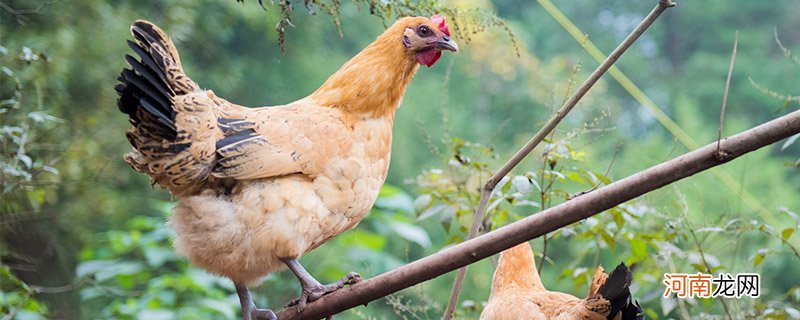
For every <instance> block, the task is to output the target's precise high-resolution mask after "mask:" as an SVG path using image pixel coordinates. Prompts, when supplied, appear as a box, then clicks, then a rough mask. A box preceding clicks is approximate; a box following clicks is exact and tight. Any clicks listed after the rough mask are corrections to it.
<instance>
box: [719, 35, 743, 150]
mask: <svg viewBox="0 0 800 320" xmlns="http://www.w3.org/2000/svg"><path fill="white" fill-rule="evenodd" d="M738 46H739V30H736V36H735V37H734V39H733V52H731V65H730V66H729V67H728V79H726V80H725V94H724V95H723V96H722V110H720V112H719V129H718V130H717V157H719V158H722V157H723V155H722V154H720V153H719V152H720V151H719V140H721V139H722V130H723V129H724V128H725V105H727V104H728V89H729V88H730V87H731V75H732V74H733V63H734V61H736V47H738Z"/></svg>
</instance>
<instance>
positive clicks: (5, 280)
mask: <svg viewBox="0 0 800 320" xmlns="http://www.w3.org/2000/svg"><path fill="white" fill-rule="evenodd" d="M0 289H2V290H0V313H2V314H4V315H5V316H4V319H46V315H47V313H48V312H47V306H46V305H44V304H43V303H41V302H40V301H38V300H36V298H34V297H33V295H34V293H35V290H34V289H33V288H31V287H30V286H29V285H27V284H26V283H25V282H23V281H21V280H19V279H18V278H17V277H16V276H15V275H14V273H12V272H11V268H9V267H8V266H6V265H0Z"/></svg>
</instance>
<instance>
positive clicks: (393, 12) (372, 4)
mask: <svg viewBox="0 0 800 320" xmlns="http://www.w3.org/2000/svg"><path fill="white" fill-rule="evenodd" d="M236 1H237V2H245V0H236ZM258 3H259V4H260V5H261V7H262V8H263V9H264V10H268V6H271V7H277V8H276V9H278V10H279V11H280V19H279V20H278V23H277V25H276V26H275V31H277V33H278V44H279V45H280V47H281V51H283V52H285V51H286V28H287V27H294V24H292V13H293V11H294V6H293V5H292V3H291V2H290V1H288V0H279V1H270V2H269V4H266V3H264V1H263V0H258ZM303 4H304V6H305V8H306V10H307V11H308V13H309V14H312V15H313V14H316V13H317V12H318V11H322V12H323V13H325V14H326V15H328V16H330V17H331V18H332V19H333V24H334V26H335V27H336V30H337V31H338V32H339V36H340V37H343V36H344V34H343V33H342V29H341V28H342V21H341V10H342V8H341V6H342V3H341V0H304V2H303ZM353 4H354V5H355V6H356V7H357V8H359V9H363V8H364V7H366V8H368V10H369V13H370V14H372V15H375V16H378V17H379V18H381V20H382V21H383V23H384V26H388V23H389V22H390V21H391V20H393V19H395V18H398V17H405V16H415V15H428V16H430V15H434V14H444V15H445V16H447V17H448V18H450V19H451V24H452V26H453V32H454V33H455V34H460V35H462V38H461V39H463V40H464V41H467V42H468V41H469V39H470V35H472V34H476V33H479V32H482V31H484V30H486V28H487V27H499V28H501V29H503V30H504V31H505V32H506V33H507V34H508V35H509V36H510V37H511V41H512V43H513V44H514V47H515V48H516V50H517V54H519V47H518V45H517V42H516V39H515V37H514V32H513V31H511V28H510V27H509V26H508V23H506V21H505V20H503V19H501V18H500V17H498V16H497V15H495V14H494V13H493V12H491V11H488V10H485V9H482V8H466V9H464V8H458V7H455V6H451V5H445V4H442V3H440V2H438V1H430V0H427V1H418V2H411V1H398V2H387V1H381V0H353Z"/></svg>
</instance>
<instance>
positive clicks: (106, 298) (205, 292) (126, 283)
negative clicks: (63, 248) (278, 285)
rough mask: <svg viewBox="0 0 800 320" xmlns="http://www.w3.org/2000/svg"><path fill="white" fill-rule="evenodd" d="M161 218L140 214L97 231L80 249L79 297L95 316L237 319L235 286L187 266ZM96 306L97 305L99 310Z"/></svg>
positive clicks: (165, 212)
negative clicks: (121, 226)
mask: <svg viewBox="0 0 800 320" xmlns="http://www.w3.org/2000/svg"><path fill="white" fill-rule="evenodd" d="M162 207H163V211H162V213H163V215H162V216H159V217H143V216H138V217H134V218H132V219H130V220H128V222H127V225H126V226H125V228H124V229H123V230H110V231H106V232H101V233H98V234H97V235H95V241H94V242H93V243H94V244H95V245H93V246H91V247H86V248H84V250H83V251H81V253H80V258H81V263H80V264H79V265H78V268H77V271H76V272H77V275H78V277H79V278H80V279H81V280H80V281H81V282H82V283H85V286H84V288H83V289H81V300H82V301H83V303H85V304H87V305H88V306H91V309H94V312H92V313H91V314H92V315H93V316H92V317H95V318H105V319H110V318H114V319H211V318H215V319H220V318H222V319H236V314H237V312H238V310H239V303H238V298H237V297H236V295H235V294H234V293H233V292H235V291H234V288H233V284H232V283H231V282H230V281H229V280H227V279H223V278H220V277H217V276H213V275H210V274H208V273H206V272H205V271H202V270H200V269H197V268H193V267H191V266H189V263H188V262H187V261H186V260H185V259H181V258H178V257H177V256H176V255H175V253H174V250H173V248H172V246H171V239H172V237H173V236H174V234H173V233H172V230H171V229H169V228H168V227H167V226H166V225H165V224H164V219H165V218H166V216H167V212H168V211H169V208H170V207H171V205H170V204H168V203H164V204H163V206H162ZM95 308H96V309H95Z"/></svg>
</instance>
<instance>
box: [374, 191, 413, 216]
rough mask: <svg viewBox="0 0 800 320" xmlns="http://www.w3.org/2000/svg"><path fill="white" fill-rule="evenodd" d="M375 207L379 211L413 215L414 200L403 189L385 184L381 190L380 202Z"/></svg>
mask: <svg viewBox="0 0 800 320" xmlns="http://www.w3.org/2000/svg"><path fill="white" fill-rule="evenodd" d="M375 207H376V208H378V209H379V210H386V211H395V212H402V213H406V214H408V215H413V214H414V212H415V210H414V199H412V198H411V196H410V195H408V193H406V192H405V191H403V190H402V189H400V188H398V187H395V186H392V185H388V184H385V185H383V188H381V191H380V194H379V195H378V200H377V201H375Z"/></svg>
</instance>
